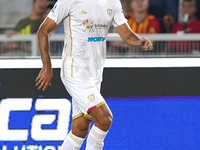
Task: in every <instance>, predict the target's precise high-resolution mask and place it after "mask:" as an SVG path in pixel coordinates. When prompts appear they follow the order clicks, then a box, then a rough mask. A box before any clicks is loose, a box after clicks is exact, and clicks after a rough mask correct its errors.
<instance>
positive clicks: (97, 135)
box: [86, 125, 107, 150]
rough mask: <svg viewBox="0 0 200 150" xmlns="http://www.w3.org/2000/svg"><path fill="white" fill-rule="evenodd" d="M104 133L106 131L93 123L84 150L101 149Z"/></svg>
mask: <svg viewBox="0 0 200 150" xmlns="http://www.w3.org/2000/svg"><path fill="white" fill-rule="evenodd" d="M106 134H107V132H105V131H102V130H101V129H99V128H97V127H96V126H95V125H93V127H92V128H91V130H90V133H89V135H88V138H87V143H86V150H102V149H103V145H104V142H103V141H104V139H105V137H106Z"/></svg>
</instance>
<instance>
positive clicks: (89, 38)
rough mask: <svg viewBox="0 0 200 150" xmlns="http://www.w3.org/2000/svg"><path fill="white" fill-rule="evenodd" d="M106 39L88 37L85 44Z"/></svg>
mask: <svg viewBox="0 0 200 150" xmlns="http://www.w3.org/2000/svg"><path fill="white" fill-rule="evenodd" d="M105 39H106V37H88V40H87V42H103V41H104V40H105Z"/></svg>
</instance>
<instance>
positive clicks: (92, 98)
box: [87, 94, 95, 102]
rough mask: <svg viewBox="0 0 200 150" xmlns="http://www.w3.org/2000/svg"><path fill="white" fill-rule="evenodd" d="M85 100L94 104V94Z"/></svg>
mask: <svg viewBox="0 0 200 150" xmlns="http://www.w3.org/2000/svg"><path fill="white" fill-rule="evenodd" d="M87 98H88V99H89V101H91V102H94V100H95V96H94V94H90V95H89V96H88V97H87Z"/></svg>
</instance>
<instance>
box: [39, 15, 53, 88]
mask: <svg viewBox="0 0 200 150" xmlns="http://www.w3.org/2000/svg"><path fill="white" fill-rule="evenodd" d="M56 26H57V25H56V23H55V22H54V21H53V20H51V19H49V18H46V19H45V21H44V22H43V23H42V25H41V26H40V28H39V30H38V43H39V48H40V54H41V58H42V64H43V67H42V69H41V71H40V73H39V75H38V76H37V78H36V80H35V81H36V84H35V85H36V86H38V89H39V90H40V89H42V90H43V91H44V90H45V89H46V88H47V87H48V86H51V79H52V77H53V73H52V67H51V59H50V55H49V37H48V36H49V33H50V32H51V31H52V30H53V29H54V28H55V27H56Z"/></svg>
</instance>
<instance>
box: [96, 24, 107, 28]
mask: <svg viewBox="0 0 200 150" xmlns="http://www.w3.org/2000/svg"><path fill="white" fill-rule="evenodd" d="M94 26H95V27H99V28H107V27H108V25H107V24H95V25H94Z"/></svg>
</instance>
